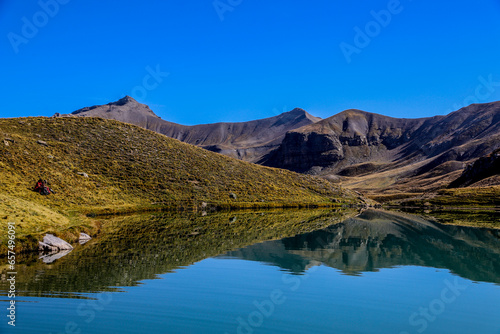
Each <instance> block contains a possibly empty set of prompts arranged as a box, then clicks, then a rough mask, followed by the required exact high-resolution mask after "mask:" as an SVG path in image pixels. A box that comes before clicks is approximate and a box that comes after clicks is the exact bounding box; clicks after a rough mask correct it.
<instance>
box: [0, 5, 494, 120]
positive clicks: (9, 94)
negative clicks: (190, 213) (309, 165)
mask: <svg viewBox="0 0 500 334" xmlns="http://www.w3.org/2000/svg"><path fill="white" fill-rule="evenodd" d="M56 1H57V0H41V1H29V0H26V1H16V0H6V1H5V0H4V1H2V0H0V36H1V38H0V41H1V42H0V43H1V44H0V47H1V50H2V51H1V54H0V57H1V58H2V59H1V62H0V70H1V73H2V80H1V83H0V89H1V103H0V117H18V116H39V115H40V116H51V115H53V114H54V113H56V112H59V113H69V112H71V111H74V110H76V109H79V108H81V107H84V106H90V105H95V104H105V103H108V102H111V101H115V100H117V99H119V98H121V97H123V96H124V95H127V94H128V95H132V96H133V97H135V98H136V99H137V100H138V101H139V102H142V103H146V104H148V105H150V107H151V108H152V109H153V110H154V111H155V112H156V113H157V114H158V115H159V116H161V117H162V118H163V119H167V120H170V121H173V122H178V123H182V124H198V123H211V122H217V121H245V120H251V119H255V118H262V117H269V116H274V115H276V114H278V113H280V112H282V111H287V110H290V109H292V108H294V107H301V108H304V109H306V110H307V111H309V112H310V113H312V114H314V115H317V116H320V117H328V116H331V115H333V114H336V113H338V112H340V111H342V110H344V109H349V108H358V109H363V110H366V111H370V112H376V113H380V114H385V115H389V116H394V117H409V118H414V117H423V116H431V115H436V114H445V113H448V112H450V111H452V110H455V109H457V108H458V107H462V106H464V105H465V104H469V103H472V102H489V101H496V100H500V65H499V64H500V63H499V61H498V60H499V59H500V57H499V56H500V43H499V42H500V24H498V23H499V22H500V0H483V1H478V2H472V1H465V0H458V1H430V0H401V1H399V3H398V1H396V0H390V1H387V0H384V1H370V2H360V1H338V0H337V1H332V0H316V1H292V0H276V1H263V0H252V1H250V0H217V1H215V2H214V1H213V0H197V1H194V0H192V1H186V0H183V1H149V0H143V1H140V2H139V1H127V0H123V1H120V2H111V1H94V0H87V1H81V0H59V2H56ZM215 5H216V6H217V8H216V6H215ZM359 31H361V33H359ZM343 50H344V51H343ZM346 50H348V51H346ZM353 50H355V51H353Z"/></svg>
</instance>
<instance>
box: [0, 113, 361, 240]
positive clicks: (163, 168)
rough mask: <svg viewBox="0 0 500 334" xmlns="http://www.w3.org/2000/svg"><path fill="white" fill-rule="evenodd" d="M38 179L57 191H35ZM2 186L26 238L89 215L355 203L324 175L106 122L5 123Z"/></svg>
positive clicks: (0, 207) (0, 208)
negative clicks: (241, 158) (230, 155)
mask: <svg viewBox="0 0 500 334" xmlns="http://www.w3.org/2000/svg"><path fill="white" fill-rule="evenodd" d="M78 173H86V174H87V175H88V177H85V176H82V175H79V174H78ZM39 178H43V179H47V180H48V181H49V182H50V185H51V188H52V189H53V190H54V191H56V194H54V195H49V196H41V195H40V194H38V193H36V192H33V191H31V189H32V187H33V186H34V184H35V182H36V181H37V180H38V179H39ZM0 185H1V186H2V190H3V191H2V194H1V195H0V213H2V215H1V217H0V221H2V225H4V224H6V223H7V222H8V221H14V222H16V223H17V224H19V228H20V233H21V234H27V233H33V232H43V231H45V230H48V229H56V230H57V229H62V228H65V227H68V226H72V225H75V224H81V223H82V222H85V223H91V220H90V219H88V218H86V217H85V216H86V215H90V216H93V214H100V213H116V212H134V211H139V210H149V209H160V208H173V207H175V208H179V207H182V208H188V207H199V206H200V205H202V202H206V203H208V205H209V206H211V205H215V206H222V207H250V206H260V207H263V206H299V205H309V204H314V205H326V204H332V202H333V201H335V202H337V203H352V202H354V201H355V200H356V199H355V198H356V197H355V196H354V195H352V193H351V192H349V191H347V190H342V189H340V188H339V187H338V186H334V185H332V184H331V183H330V182H328V181H325V180H322V179H319V178H315V177H311V176H307V175H299V174H296V173H292V172H289V171H284V170H279V169H273V168H266V167H261V166H257V165H253V164H250V163H245V162H242V161H239V160H235V159H232V158H228V157H225V156H222V155H219V154H216V153H212V152H208V151H206V150H203V149H200V148H197V147H194V146H191V145H188V144H184V143H181V142H179V141H177V140H174V139H170V138H167V137H165V136H163V135H159V134H157V133H154V132H152V131H148V130H144V129H142V128H139V127H137V126H133V125H129V124H124V123H120V122H117V121H112V120H104V119H100V118H73V117H68V118H66V117H65V118H22V119H21V118H18V119H1V120H0ZM231 193H234V194H235V195H236V198H230V194H231Z"/></svg>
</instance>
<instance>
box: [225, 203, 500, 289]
mask: <svg viewBox="0 0 500 334" xmlns="http://www.w3.org/2000/svg"><path fill="white" fill-rule="evenodd" d="M227 256H230V257H236V258H241V259H246V260H254V261H260V262H265V263H269V264H272V265H277V266H279V267H281V268H283V269H286V270H289V271H291V272H294V273H302V272H304V271H305V270H306V269H307V268H309V267H311V266H314V265H320V264H323V265H326V266H329V267H332V268H336V269H338V270H341V271H343V272H344V273H346V274H349V275H358V274H359V273H361V272H364V271H378V270H379V269H381V268H391V267H394V266H406V265H415V266H426V267H435V268H445V269H449V270H450V271H452V272H453V273H455V274H458V275H460V276H462V277H464V278H467V279H470V280H476V281H486V282H494V283H500V231H499V230H490V229H478V228H474V227H463V226H453V225H442V224H439V223H436V222H432V221H428V220H425V219H423V218H421V217H419V216H415V215H408V214H401V213H390V212H384V211H377V210H367V211H365V212H363V213H362V214H361V215H359V216H357V217H355V218H350V219H347V220H345V221H343V222H342V223H339V224H336V225H332V226H330V227H327V228H325V229H323V230H319V231H315V232H311V233H306V234H302V235H297V236H295V237H291V238H285V239H283V240H279V241H269V242H264V243H261V244H256V245H252V246H249V247H246V248H243V249H240V250H238V251H233V252H229V253H228V254H227Z"/></svg>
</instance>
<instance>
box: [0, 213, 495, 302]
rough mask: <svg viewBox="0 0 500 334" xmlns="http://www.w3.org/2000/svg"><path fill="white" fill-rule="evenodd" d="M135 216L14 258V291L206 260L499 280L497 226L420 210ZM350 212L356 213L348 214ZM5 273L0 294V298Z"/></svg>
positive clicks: (63, 293)
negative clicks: (439, 272) (52, 250)
mask: <svg viewBox="0 0 500 334" xmlns="http://www.w3.org/2000/svg"><path fill="white" fill-rule="evenodd" d="M356 214H357V212H355V211H352V210H351V211H349V210H348V211H343V210H340V211H336V212H334V211H324V210H316V211H307V210H302V211H301V210H299V211H283V212H243V213H218V214H213V215H208V216H204V217H201V216H195V215H192V216H179V215H175V216H165V215H141V216H135V217H125V218H119V219H115V220H114V221H112V222H110V223H108V224H107V225H104V227H103V232H102V233H101V235H99V236H98V237H97V238H95V239H93V240H91V241H90V242H88V243H87V244H85V245H80V246H77V247H76V248H75V249H74V250H73V251H72V252H71V253H69V254H68V255H66V256H64V257H62V258H59V259H57V260H55V261H54V262H53V263H50V264H46V263H43V259H38V256H37V255H36V254H34V255H33V256H32V258H29V257H27V258H26V257H24V258H23V257H20V261H19V262H20V263H19V264H18V266H17V270H18V281H17V282H16V283H17V287H18V291H19V295H20V296H42V297H70V298H85V296H84V295H82V294H85V293H91V292H99V291H120V290H121V288H122V287H124V286H134V285H137V284H141V283H140V282H141V281H142V280H145V279H155V278H157V277H158V276H157V275H159V274H164V273H168V272H172V271H174V270H176V269H178V268H182V267H186V266H189V265H191V264H193V263H195V262H198V261H201V260H203V259H206V258H210V257H216V256H218V257H219V258H228V257H230V258H240V259H245V260H251V261H259V262H263V263H267V264H270V265H273V266H278V267H280V268H282V269H283V270H286V271H288V272H291V273H293V274H301V273H303V272H304V271H305V270H307V268H309V267H311V266H315V265H320V264H322V265H325V266H328V267H332V268H336V269H338V270H341V271H342V272H343V273H345V274H349V275H359V274H360V273H362V272H365V271H377V270H378V269H380V268H390V267H394V266H407V265H415V266H427V267H435V268H445V269H449V270H450V271H451V272H453V273H455V274H458V275H460V276H462V277H464V278H467V279H470V280H474V281H485V282H493V283H497V284H498V283H500V242H499V241H500V231H499V230H494V229H486V228H474V227H463V226H452V225H443V224H439V223H437V222H434V221H430V220H426V219H424V218H422V217H421V216H417V215H411V214H403V213H394V212H387V211H382V210H367V211H364V212H362V213H361V214H359V215H358V216H355V215H356ZM354 216H355V217H354ZM5 291H7V281H6V280H5V275H2V280H0V295H5Z"/></svg>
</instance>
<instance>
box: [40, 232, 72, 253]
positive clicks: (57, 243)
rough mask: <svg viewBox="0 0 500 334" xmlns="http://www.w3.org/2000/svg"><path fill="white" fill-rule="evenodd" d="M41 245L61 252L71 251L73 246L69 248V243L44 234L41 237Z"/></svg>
mask: <svg viewBox="0 0 500 334" xmlns="http://www.w3.org/2000/svg"><path fill="white" fill-rule="evenodd" d="M43 244H47V245H49V246H51V247H55V248H57V249H58V250H63V249H73V246H71V245H70V244H69V243H67V242H66V241H64V240H63V239H61V238H58V237H56V236H55V235H52V234H46V235H45V236H44V237H43Z"/></svg>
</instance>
